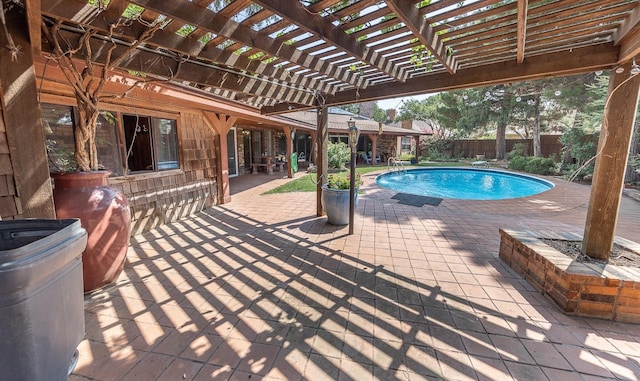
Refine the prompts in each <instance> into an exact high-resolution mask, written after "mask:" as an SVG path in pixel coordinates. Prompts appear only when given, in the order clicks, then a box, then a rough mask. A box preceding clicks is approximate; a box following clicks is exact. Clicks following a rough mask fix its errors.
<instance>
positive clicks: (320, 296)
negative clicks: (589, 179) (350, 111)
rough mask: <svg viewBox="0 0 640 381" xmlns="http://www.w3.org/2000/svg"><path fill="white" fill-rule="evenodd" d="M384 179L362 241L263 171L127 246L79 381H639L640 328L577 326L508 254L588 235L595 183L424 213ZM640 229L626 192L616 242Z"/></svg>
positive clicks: (599, 323) (364, 219)
mask: <svg viewBox="0 0 640 381" xmlns="http://www.w3.org/2000/svg"><path fill="white" fill-rule="evenodd" d="M298 176H303V175H301V174H299V175H298ZM373 177H374V175H372V174H370V175H365V176H363V179H364V180H365V184H364V185H363V188H362V190H363V192H364V193H363V194H361V196H360V204H359V205H358V207H357V210H356V223H355V234H354V235H352V236H348V235H347V232H348V228H347V227H346V226H345V227H334V226H331V225H328V224H327V223H326V218H318V217H316V216H315V203H316V201H315V193H286V194H276V195H263V194H262V193H263V192H264V191H265V190H268V189H271V188H273V187H275V186H277V185H279V184H282V183H283V182H285V181H287V180H286V179H283V178H280V177H279V176H278V175H273V176H267V175H260V176H243V177H240V178H235V179H233V180H232V182H231V190H232V202H231V203H229V204H226V205H221V206H218V207H215V208H212V209H209V210H207V211H205V212H202V213H198V214H196V215H194V216H193V217H191V218H188V219H186V220H182V221H180V222H177V223H173V224H170V225H166V226H163V227H161V228H158V229H156V230H153V231H151V232H148V233H145V234H141V235H137V236H135V237H133V239H132V242H131V248H130V251H129V255H128V263H127V265H126V268H125V272H124V274H123V275H122V276H121V277H120V279H119V280H118V282H117V284H116V285H114V286H111V287H109V288H107V289H105V290H102V291H100V292H97V293H95V294H93V295H90V296H87V298H86V325H87V327H86V332H87V334H86V339H85V340H84V341H83V342H82V343H81V345H80V347H79V350H80V359H79V362H78V365H77V367H76V368H75V371H74V373H73V374H72V376H71V378H70V379H71V380H136V381H139V380H212V379H220V380H251V381H254V380H302V379H306V380H374V379H379V380H438V379H446V380H467V379H471V380H475V379H484V380H496V379H499V380H509V379H515V380H558V379H563V380H595V379H628V380H637V379H638V378H640V326H638V325H629V324H621V323H615V322H611V321H604V320H596V319H585V318H576V317H570V316H565V315H563V314H562V313H560V312H559V310H558V309H557V308H556V307H555V306H554V305H552V304H551V303H550V302H549V301H547V300H546V299H545V298H544V297H542V296H541V295H540V294H538V293H537V292H536V291H535V289H534V288H533V287H531V286H530V285H529V284H527V282H526V281H524V280H523V279H522V278H521V277H520V276H519V275H517V274H516V273H515V272H514V271H512V270H511V269H510V268H509V267H508V266H506V265H505V264H504V263H502V262H501V261H500V260H499V259H498V247H499V235H498V228H500V227H508V228H514V229H529V230H536V229H544V230H554V231H566V232H573V233H579V234H582V230H583V228H584V221H585V216H586V210H587V199H588V197H589V187H588V186H584V185H578V184H569V183H566V182H563V181H561V180H556V179H552V181H553V182H555V183H556V184H557V186H556V188H554V189H553V190H551V191H548V192H545V193H543V194H541V195H538V196H533V197H528V198H524V199H518V200H504V201H454V200H444V201H443V202H442V203H441V204H440V205H439V206H429V205H425V206H423V207H416V206H410V205H403V204H400V203H399V201H398V200H395V199H392V197H393V196H394V195H395V193H394V192H392V191H389V190H386V189H382V188H380V187H378V186H377V185H375V183H374V182H373ZM400 202H401V200H400ZM638 231H640V202H638V201H636V200H634V199H631V198H629V197H624V199H623V204H622V208H621V212H620V220H619V223H618V227H617V235H618V236H620V237H623V238H627V239H631V240H634V239H636V240H637V239H638Z"/></svg>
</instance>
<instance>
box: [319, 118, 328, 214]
mask: <svg viewBox="0 0 640 381" xmlns="http://www.w3.org/2000/svg"><path fill="white" fill-rule="evenodd" d="M317 113H318V119H317V120H318V121H317V123H318V125H317V131H318V157H317V161H318V162H317V163H316V168H317V175H318V177H317V180H316V181H317V182H318V185H317V186H316V210H317V213H316V214H317V216H318V217H322V216H324V215H325V213H324V208H323V207H322V184H323V183H324V182H326V176H327V173H328V172H329V160H328V157H327V148H328V147H327V142H328V141H329V128H328V121H329V118H328V116H329V110H328V109H327V106H321V107H318V109H317Z"/></svg>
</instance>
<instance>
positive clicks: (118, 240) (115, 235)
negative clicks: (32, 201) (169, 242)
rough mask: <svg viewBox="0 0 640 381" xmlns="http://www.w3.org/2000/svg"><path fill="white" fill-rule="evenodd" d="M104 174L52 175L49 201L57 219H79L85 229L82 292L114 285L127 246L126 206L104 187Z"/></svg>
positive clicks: (128, 219) (128, 220) (121, 197)
mask: <svg viewBox="0 0 640 381" xmlns="http://www.w3.org/2000/svg"><path fill="white" fill-rule="evenodd" d="M109 174H110V172H108V171H95V172H72V173H56V174H53V175H52V177H53V179H54V184H55V188H54V191H53V199H54V202H55V209H56V217H57V218H80V222H81V224H82V227H83V228H85V229H86V230H87V248H86V249H85V251H84V252H83V253H82V274H83V277H84V292H89V291H93V290H96V289H98V288H100V287H103V286H105V285H107V284H109V283H112V282H114V281H115V280H116V279H117V278H118V276H119V275H120V273H121V272H122V269H123V268H124V261H125V258H126V255H127V249H128V247H129V238H130V231H131V212H130V211H129V203H128V202H127V199H126V198H125V197H124V195H123V194H122V193H121V192H120V191H118V190H117V189H115V188H113V187H110V186H109V185H108V177H109Z"/></svg>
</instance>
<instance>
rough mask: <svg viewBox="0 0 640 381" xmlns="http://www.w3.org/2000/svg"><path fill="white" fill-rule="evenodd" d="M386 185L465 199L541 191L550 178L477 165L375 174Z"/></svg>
mask: <svg viewBox="0 0 640 381" xmlns="http://www.w3.org/2000/svg"><path fill="white" fill-rule="evenodd" d="M376 183H377V184H378V185H380V186H381V187H384V188H389V189H393V190H395V191H398V192H402V193H410V194H415V195H420V196H431V197H439V198H453V199H463V200H503V199H508V198H519V197H526V196H531V195H534V194H538V193H542V192H545V191H548V190H549V189H551V188H553V187H554V185H553V183H551V182H550V181H547V180H543V179H540V178H537V177H533V176H527V175H521V174H518V173H512V172H505V171H498V170H492V169H477V168H448V167H442V168H420V169H409V170H406V171H395V172H387V173H383V174H381V175H379V176H378V177H376Z"/></svg>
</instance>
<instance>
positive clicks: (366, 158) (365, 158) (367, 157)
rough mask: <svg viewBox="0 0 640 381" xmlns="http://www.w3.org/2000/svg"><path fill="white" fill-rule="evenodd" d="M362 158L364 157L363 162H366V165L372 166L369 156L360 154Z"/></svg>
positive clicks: (363, 153)
mask: <svg viewBox="0 0 640 381" xmlns="http://www.w3.org/2000/svg"><path fill="white" fill-rule="evenodd" d="M360 157H362V161H364V162H365V163H367V164H371V157H370V156H369V155H367V154H366V153H365V152H362V153H361V154H360Z"/></svg>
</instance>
